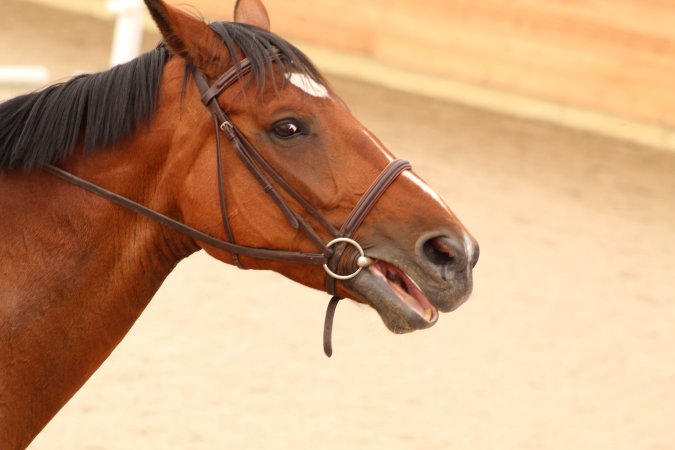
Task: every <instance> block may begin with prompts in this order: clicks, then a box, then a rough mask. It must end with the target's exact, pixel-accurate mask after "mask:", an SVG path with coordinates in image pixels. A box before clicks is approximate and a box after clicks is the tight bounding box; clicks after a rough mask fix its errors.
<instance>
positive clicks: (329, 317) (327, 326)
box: [323, 295, 342, 358]
mask: <svg viewBox="0 0 675 450" xmlns="http://www.w3.org/2000/svg"><path fill="white" fill-rule="evenodd" d="M340 300H342V298H341V297H338V296H337V295H335V296H333V298H331V299H330V302H328V308H326V320H325V321H324V323H323V352H324V353H325V354H326V356H328V357H329V358H330V357H331V355H332V354H333V342H332V337H331V336H332V334H333V318H334V317H335V308H337V305H338V303H339V302H340Z"/></svg>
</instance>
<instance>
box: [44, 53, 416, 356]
mask: <svg viewBox="0 0 675 450" xmlns="http://www.w3.org/2000/svg"><path fill="white" fill-rule="evenodd" d="M269 57H270V60H272V61H274V60H276V59H277V58H278V57H279V56H278V52H272V53H270V56H269ZM251 66H252V65H251V61H250V60H249V59H248V58H244V59H242V60H241V61H240V62H239V63H238V64H237V65H235V66H233V67H231V68H230V69H229V70H227V71H226V72H225V73H224V74H223V75H222V76H220V77H219V78H218V79H217V80H216V81H215V82H214V83H213V84H211V85H209V83H208V81H207V79H206V77H205V76H204V75H203V74H202V73H201V72H200V71H199V70H198V69H194V71H193V76H194V79H195V83H196V85H197V88H198V89H199V92H200V94H201V100H202V102H203V103H204V105H205V106H206V107H207V109H208V110H209V111H210V113H211V115H212V117H213V122H214V126H215V128H216V158H217V171H218V174H217V175H218V191H219V202H220V211H221V216H222V222H223V227H224V229H225V235H226V238H227V240H221V239H218V238H215V237H213V236H210V235H208V234H206V233H204V232H202V231H199V230H197V229H195V228H193V227H190V226H189V225H186V224H184V223H182V222H179V221H177V220H175V219H173V218H171V217H168V216H166V215H164V214H161V213H159V212H157V211H154V210H152V209H150V208H148V207H146V206H144V205H141V204H139V203H137V202H135V201H133V200H131V199H128V198H126V197H123V196H120V195H118V194H116V193H114V192H111V191H109V190H107V189H105V188H102V187H100V186H98V185H95V184H93V183H91V182H89V181H86V180H84V179H82V178H79V177H77V176H75V175H73V174H71V173H69V172H67V171H65V170H63V169H60V168H58V167H55V166H53V165H47V166H45V170H47V171H48V172H50V173H52V174H54V175H56V176H58V177H60V178H62V179H64V180H66V181H68V182H70V183H72V184H74V185H77V186H79V187H81V188H84V189H86V190H88V191H90V192H93V193H95V194H97V195H99V196H101V197H104V198H106V199H108V200H111V201H113V202H115V203H117V204H118V205H121V206H123V207H125V208H127V209H130V210H132V211H134V212H136V213H139V214H142V215H145V216H147V217H149V218H150V219H153V220H155V221H157V222H160V223H162V224H164V225H167V226H169V227H172V228H174V229H175V230H177V231H179V232H181V233H183V234H186V235H189V236H191V237H193V238H194V239H197V240H199V241H202V242H204V243H206V244H209V245H211V246H213V247H216V248H219V249H221V250H224V251H226V252H229V253H230V254H231V255H232V259H233V262H234V263H235V264H236V265H237V266H238V267H240V268H244V266H243V264H242V262H241V259H240V257H241V256H245V257H249V258H257V259H266V260H276V261H286V262H290V263H300V264H310V265H322V266H323V268H324V270H325V271H326V281H325V290H326V292H328V293H329V294H330V295H332V296H333V297H332V298H331V300H330V302H329V304H328V308H327V311H326V319H325V323H324V351H325V353H326V355H327V356H329V357H330V356H331V354H332V344H331V330H332V322H333V316H334V313H335V308H336V306H337V303H338V302H339V301H340V300H341V299H342V298H341V297H339V296H338V295H337V293H336V280H349V279H351V278H354V277H355V276H356V275H358V274H359V272H360V271H361V270H362V269H363V268H365V267H367V266H368V265H369V264H370V263H371V261H370V259H369V258H368V257H367V256H366V255H365V252H364V250H363V248H362V247H361V245H359V243H358V242H356V241H355V240H354V239H353V236H354V233H356V231H357V230H358V228H359V226H360V225H361V223H362V222H363V220H364V219H365V218H366V216H367V215H368V213H369V212H370V210H371V209H372V208H373V207H374V206H375V203H376V202H377V201H378V199H379V198H380V197H381V196H382V194H384V192H385V191H386V190H387V188H388V187H389V186H390V185H391V184H392V183H393V182H394V180H396V178H397V177H398V176H399V175H400V174H401V173H402V172H403V171H405V170H409V169H411V165H410V163H408V162H407V161H404V160H394V161H391V162H390V163H389V164H388V165H387V166H386V167H385V168H384V170H383V171H382V172H381V173H380V175H379V176H378V177H377V178H376V179H375V181H374V182H373V183H372V184H371V186H370V187H369V188H368V190H367V191H366V192H365V194H364V195H363V196H362V197H361V199H360V200H359V201H358V202H357V204H356V206H355V207H354V209H353V210H352V211H351V213H350V214H349V216H348V217H347V219H346V220H345V222H344V224H343V225H342V226H341V227H340V228H339V229H337V228H336V227H335V226H333V224H331V223H330V221H328V219H326V217H325V216H324V215H323V214H322V213H321V212H320V211H318V210H317V209H316V208H315V207H314V206H312V205H311V204H310V203H309V202H308V201H307V200H306V199H305V198H304V197H302V195H300V194H299V193H298V192H297V191H296V190H295V189H293V188H292V187H291V186H290V185H289V184H288V183H287V182H286V181H285V180H284V178H283V177H282V176H281V175H280V174H279V173H278V172H277V171H276V170H275V169H274V168H273V167H272V166H270V165H269V164H268V163H267V161H266V160H265V159H264V158H263V157H262V156H261V155H260V153H259V152H258V151H257V150H256V148H255V147H254V146H253V145H252V144H251V143H250V142H249V141H248V139H247V138H246V136H244V134H243V133H242V132H241V131H240V130H239V129H238V128H237V126H236V125H235V124H234V123H233V122H232V121H231V120H230V118H229V117H228V115H227V114H226V113H225V112H224V111H223V109H222V108H221V107H220V104H219V103H218V101H217V97H218V96H219V95H220V94H221V93H222V92H223V91H225V90H226V89H227V88H229V87H230V86H232V85H233V84H235V83H236V82H237V81H240V80H241V79H242V77H243V76H244V75H246V74H247V73H248V72H250V71H251ZM221 131H222V132H223V133H224V134H225V136H226V137H227V139H228V141H229V142H230V145H231V147H232V149H233V151H234V152H235V153H236V154H237V156H238V157H239V159H240V160H241V161H242V162H243V163H244V165H245V166H246V168H247V169H248V170H249V171H250V172H251V174H252V175H253V176H254V178H255V179H256V180H257V181H258V182H259V183H260V185H261V186H262V187H263V189H264V191H265V192H266V193H267V194H268V195H269V196H270V198H271V199H272V200H273V201H274V203H275V204H276V205H277V207H278V208H279V209H280V210H281V212H282V213H283V215H284V217H285V218H286V220H287V221H288V223H289V225H290V226H291V227H292V228H293V229H296V230H300V231H302V232H303V233H304V234H305V235H306V236H307V238H308V239H309V240H310V241H312V242H313V243H314V244H315V245H316V247H317V248H318V249H319V252H316V253H309V252H299V251H287V250H274V249H265V248H255V247H248V246H243V245H238V244H236V243H235V236H234V233H233V231H232V227H231V226H230V221H229V218H228V214H227V201H226V196H225V183H224V174H223V155H222V153H223V152H222V147H221V139H220V132H221ZM277 186H278V187H280V188H281V189H283V191H285V192H286V193H287V194H288V195H289V196H290V197H291V198H293V199H294V200H295V201H296V202H297V203H298V204H299V205H301V206H302V208H303V209H304V210H305V211H306V212H307V213H308V214H309V215H311V216H312V217H313V218H314V219H315V220H316V221H317V222H318V223H319V224H320V225H321V226H322V227H323V228H324V229H325V230H326V231H327V232H328V233H329V234H330V235H331V236H333V238H334V239H333V240H332V241H330V242H328V243H324V240H323V239H322V238H321V237H320V235H319V234H318V233H317V232H316V230H315V229H314V228H313V227H312V226H311V225H310V224H309V223H308V222H307V221H306V220H305V219H304V218H303V217H302V216H301V215H300V214H298V213H296V212H295V211H294V210H293V209H292V208H291V207H290V206H289V205H288V202H287V201H286V200H285V199H284V197H283V196H282V195H281V194H280V193H279V190H278V189H277ZM349 246H352V247H353V248H354V249H356V251H357V252H358V254H359V257H358V258H357V259H356V261H352V266H353V265H354V264H355V265H356V266H357V267H356V268H355V269H353V272H352V273H349V274H339V273H337V267H338V264H339V262H340V259H341V257H342V255H343V253H344V251H345V250H346V249H347V248H348V247H349Z"/></svg>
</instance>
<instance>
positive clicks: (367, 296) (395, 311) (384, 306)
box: [352, 260, 471, 334]
mask: <svg viewBox="0 0 675 450" xmlns="http://www.w3.org/2000/svg"><path fill="white" fill-rule="evenodd" d="M417 272H418V271H416V270H408V271H404V270H403V269H402V268H401V265H400V264H399V265H398V266H397V265H394V264H392V263H389V262H385V261H383V260H378V261H375V262H374V263H373V264H371V265H370V266H369V267H368V268H367V269H366V270H364V271H363V272H361V273H360V274H359V276H357V277H356V278H355V279H354V280H353V281H352V288H354V290H355V291H356V292H358V294H359V295H358V296H359V297H360V298H362V299H363V300H364V302H365V303H367V304H369V305H370V306H372V307H373V308H374V309H375V310H376V311H377V313H378V314H379V315H380V317H381V318H382V321H383V322H384V324H385V325H386V326H387V328H388V329H389V330H390V331H392V332H394V333H397V334H402V333H409V332H412V331H415V330H421V329H425V328H429V327H431V326H433V325H434V324H435V323H436V322H437V321H438V317H439V312H449V311H452V310H454V309H456V308H457V307H459V306H460V305H461V304H462V303H463V302H464V300H466V298H467V297H468V296H469V294H468V292H467V291H470V289H471V288H470V280H469V283H468V286H469V288H468V290H467V289H466V287H467V283H463V282H460V283H454V284H459V285H461V286H442V287H441V286H436V283H433V282H427V283H424V281H426V280H425V277H423V276H421V274H419V273H417ZM415 279H417V280H419V284H418V282H416V281H415ZM458 292H460V294H458Z"/></svg>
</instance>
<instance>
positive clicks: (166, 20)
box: [145, 0, 220, 76]
mask: <svg viewBox="0 0 675 450" xmlns="http://www.w3.org/2000/svg"><path fill="white" fill-rule="evenodd" d="M145 5H146V6H147V7H148V10H150V14H151V15H152V18H153V20H154V21H155V23H156V24H157V27H158V28H159V31H160V32H161V33H162V36H163V37H164V41H165V42H166V45H167V46H168V47H169V49H170V50H171V51H172V52H173V53H175V54H177V55H179V56H181V57H182V58H184V59H185V60H187V61H189V62H191V63H192V64H194V65H195V66H196V67H197V68H198V69H199V70H201V71H202V72H204V74H206V75H207V76H208V75H210V73H209V72H211V71H212V70H214V69H213V68H209V67H208V66H209V63H210V62H213V61H215V60H218V58H217V57H216V55H213V53H214V49H216V48H218V46H217V44H218V43H219V42H220V40H219V39H218V38H217V35H216V33H214V32H213V30H211V29H210V28H209V27H208V25H206V24H205V23H204V22H202V21H200V20H198V19H197V18H195V17H192V16H190V15H189V14H186V13H184V12H183V11H181V10H179V9H177V8H174V7H173V6H170V5H167V4H166V3H165V2H163V1H162V0H145Z"/></svg>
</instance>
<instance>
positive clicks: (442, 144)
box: [0, 0, 675, 450]
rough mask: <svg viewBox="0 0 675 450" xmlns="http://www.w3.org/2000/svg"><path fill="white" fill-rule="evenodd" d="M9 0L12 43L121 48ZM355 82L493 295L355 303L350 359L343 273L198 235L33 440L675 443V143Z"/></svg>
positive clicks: (71, 51) (25, 50) (64, 445)
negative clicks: (387, 321)
mask: <svg viewBox="0 0 675 450" xmlns="http://www.w3.org/2000/svg"><path fill="white" fill-rule="evenodd" d="M1 1H2V5H0V64H19V63H20V64H36V63H42V64H46V65H48V66H49V67H50V69H51V70H52V73H53V74H54V75H55V76H57V77H61V76H65V75H68V74H70V73H72V72H74V71H79V70H94V69H98V68H102V67H103V66H104V65H105V63H106V61H107V58H108V49H109V45H110V30H111V27H110V25H109V24H106V23H102V22H97V21H95V20H93V19H88V18H84V17H78V16H73V15H68V14H64V13H60V12H58V11H54V10H49V9H46V8H43V7H33V6H30V5H25V4H22V5H21V7H19V6H18V4H17V3H15V2H14V1H13V0H1ZM155 39H156V38H155V37H150V38H149V39H148V42H149V43H150V42H153V41H154V40H155ZM334 85H335V87H336V88H337V90H338V91H339V92H340V93H341V94H342V95H343V97H344V98H345V99H346V100H347V102H348V103H349V104H350V105H351V106H352V108H353V110H354V111H355V113H356V114H357V115H358V116H359V117H360V118H361V119H362V121H363V122H365V123H366V124H367V125H368V126H369V127H370V128H371V129H372V130H373V131H374V132H375V133H376V134H377V135H379V136H380V137H381V138H382V140H383V141H384V142H385V143H387V145H388V146H389V147H390V148H392V149H395V150H396V152H397V153H398V155H399V156H401V157H405V158H408V159H410V160H411V161H413V162H414V164H415V168H416V170H417V172H418V173H420V174H421V175H422V176H423V177H424V178H425V179H426V180H427V181H428V182H429V183H430V184H431V185H432V186H433V187H434V188H435V189H436V190H437V191H438V192H439V193H440V194H441V195H442V196H443V197H444V198H445V199H446V201H447V202H448V203H449V204H450V205H451V206H452V207H453V209H454V210H455V212H456V213H457V214H458V215H459V216H460V217H461V218H462V219H463V221H464V222H465V223H466V225H467V226H468V227H469V228H470V229H471V231H472V232H473V233H474V234H475V235H476V236H477V238H478V239H479V241H480V244H481V250H482V252H481V253H482V256H481V261H480V263H479V265H478V267H477V270H476V273H475V280H476V287H475V293H474V295H473V297H472V299H471V300H470V301H469V302H468V303H467V304H466V305H464V306H463V307H462V308H460V309H459V310H458V311H456V312H455V313H453V314H451V315H446V316H443V317H442V318H441V320H440V322H439V323H438V324H437V325H436V326H435V327H434V328H432V329H431V330H427V331H424V332H418V333H414V334H411V335H405V336H395V335H392V334H390V333H389V332H388V331H386V329H385V328H384V326H383V325H382V324H381V322H380V320H379V318H378V317H377V315H376V314H375V313H374V312H373V311H371V310H369V309H367V308H364V307H359V306H356V305H353V304H349V303H345V304H342V305H341V306H340V308H339V309H338V313H337V317H336V327H335V333H334V345H335V354H334V356H333V358H332V359H330V360H328V359H326V358H325V357H324V356H323V354H322V351H321V327H322V321H323V313H324V308H325V306H326V301H327V300H328V298H327V296H326V295H322V294H321V293H319V292H313V291H311V290H309V289H307V288H304V287H302V286H299V285H295V284H293V283H292V282H289V281H287V280H285V279H282V278H281V277H279V276H276V275H275V274H271V273H252V272H242V271H238V270H236V269H234V268H231V267H229V266H225V265H223V264H220V263H218V262H216V261H215V260H211V259H210V258H209V257H207V256H206V255H204V254H197V255H195V256H193V257H191V258H189V259H188V260H186V261H184V262H183V263H181V264H180V266H179V267H178V268H177V269H176V271H175V272H174V273H173V274H172V275H171V276H170V277H169V279H168V280H167V281H166V283H165V285H164V286H163V287H162V289H161V291H160V292H159V293H158V295H157V296H156V298H155V299H154V300H153V301H152V302H151V304H150V306H149V308H148V310H147V311H146V312H145V314H144V315H143V316H142V317H141V319H140V320H139V321H138V323H137V324H136V326H135V327H134V328H133V330H132V332H131V333H130V334H129V336H128V337H127V338H126V339H125V340H124V341H123V343H122V344H121V345H120V346H119V347H118V349H117V350H116V351H115V352H114V354H113V355H112V356H111V357H110V359H109V360H108V361H107V362H106V363H105V364H104V365H103V366H102V367H101V369H100V370H99V371H98V372H97V373H96V374H95V375H94V376H93V377H92V379H91V380H90V381H89V382H88V383H87V384H86V386H85V387H84V388H83V389H82V390H81V391H80V392H79V393H78V394H77V396H76V397H75V398H73V400H72V401H71V402H70V403H69V404H68V405H67V406H66V407H65V408H64V409H63V410H62V411H61V413H60V414H59V415H58V416H57V417H56V418H55V419H54V420H53V421H52V422H51V423H50V424H49V425H48V426H47V428H46V429H45V430H44V432H43V433H42V434H41V435H40V436H39V437H38V438H37V439H36V440H35V442H34V443H33V445H32V446H31V448H32V449H35V450H38V449H43V450H52V449H151V448H153V449H154V448H157V449H217V448H231V449H345V448H356V449H425V450H428V449H447V448H452V449H472V450H476V449H617V450H618V449H626V450H636V449H654V450H656V449H675V428H673V423H674V422H673V420H675V326H674V325H673V324H675V301H674V300H675V298H674V297H675V278H674V277H673V275H672V270H673V269H672V266H673V263H675V256H674V255H675V207H674V206H673V196H674V195H675V175H674V174H675V155H673V154H667V153H662V152H658V151H654V150H650V149H647V148H640V147H635V146H631V145H628V144H624V143H621V142H618V141H614V140H609V139H605V138H602V137H598V136H593V135H588V134H581V133H577V132H573V131H569V130H565V129H561V128H557V127H553V126H549V125H546V124H541V123H530V122H523V121H517V120H514V119H510V118H508V117H502V116H498V115H495V114H490V113H487V112H484V111H478V110H472V109H468V108H465V107H462V106H460V105H455V104H449V103H443V102H439V101H435V100H430V99H425V98H420V97H415V96H411V95H407V94H402V93H398V92H394V91H389V90H385V89H382V88H379V87H377V86H370V85H364V84H360V83H357V82H353V81H349V80H344V79H335V80H334ZM6 92H7V90H5V93H6ZM0 447H1V445H0Z"/></svg>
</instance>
